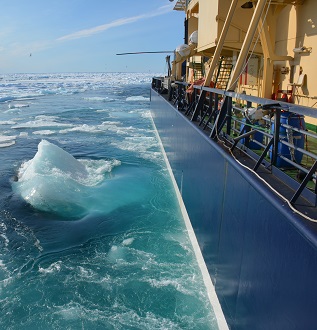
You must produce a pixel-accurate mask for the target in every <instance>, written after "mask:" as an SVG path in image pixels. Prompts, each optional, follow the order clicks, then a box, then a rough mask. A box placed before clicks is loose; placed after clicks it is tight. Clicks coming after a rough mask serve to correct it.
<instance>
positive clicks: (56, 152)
mask: <svg viewBox="0 0 317 330" xmlns="http://www.w3.org/2000/svg"><path fill="white" fill-rule="evenodd" d="M87 177H88V172H87V170H86V167H85V166H84V165H83V164H82V163H80V162H79V161H78V160H76V159H75V158H74V157H73V156H72V155H70V154H69V153H67V152H66V151H64V150H63V149H61V148H59V147H58V146H56V145H54V144H52V143H50V142H48V141H46V140H42V141H41V142H40V143H39V145H38V151H37V153H36V155H35V156H34V158H33V159H31V160H29V161H27V162H25V163H24V164H22V166H21V167H20V169H19V173H18V181H17V182H14V183H13V189H14V191H15V192H17V193H19V194H20V195H21V197H22V198H23V199H24V200H25V201H27V202H28V203H29V204H31V205H32V206H33V207H35V208H36V209H39V210H42V211H47V212H53V213H57V214H60V215H63V216H72V217H73V216H75V217H76V216H79V215H83V214H85V213H86V212H87V209H86V207H85V203H84V200H83V199H84V198H85V195H86V194H87V189H86V188H87V187H86V186H85V184H84V182H85V179H87Z"/></svg>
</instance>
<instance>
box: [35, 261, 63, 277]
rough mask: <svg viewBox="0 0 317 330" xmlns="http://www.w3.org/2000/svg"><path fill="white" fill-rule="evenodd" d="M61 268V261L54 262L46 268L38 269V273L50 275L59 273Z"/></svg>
mask: <svg viewBox="0 0 317 330" xmlns="http://www.w3.org/2000/svg"><path fill="white" fill-rule="evenodd" d="M61 267H62V261H56V262H53V263H52V264H51V265H49V266H48V267H47V268H42V267H39V272H40V273H42V274H52V273H56V272H59V271H60V270H61Z"/></svg>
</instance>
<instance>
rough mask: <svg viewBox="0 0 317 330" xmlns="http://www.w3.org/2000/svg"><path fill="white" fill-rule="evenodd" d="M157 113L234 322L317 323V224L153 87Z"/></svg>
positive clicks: (239, 325)
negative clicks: (286, 202) (293, 209)
mask: <svg viewBox="0 0 317 330" xmlns="http://www.w3.org/2000/svg"><path fill="white" fill-rule="evenodd" d="M151 113H152V117H153V120H154V123H155V126H156V129H157V131H158V134H159V136H160V138H161V141H162V143H163V146H164V149H165V152H166V155H167V158H168V160H169V163H170V165H171V168H172V170H173V174H174V177H175V180H176V182H177V184H178V187H179V189H180V191H181V193H182V197H183V200H184V203H185V206H186V209H187V212H188V214H189V217H190V219H191V223H192V226H193V228H194V231H195V234H196V237H197V240H198V242H199V245H200V248H201V251H202V254H203V256H204V259H205V262H206V265H207V268H208V270H209V274H210V276H211V279H212V282H213V283H214V286H215V289H216V292H217V295H218V298H219V301H220V303H221V306H222V309H223V312H224V314H225V317H226V319H227V322H228V324H229V326H230V327H231V328H232V329H279V330H280V329H288V330H289V329H315V328H316V324H315V321H316V317H315V306H316V303H317V285H316V280H317V242H316V231H315V227H314V226H313V225H312V224H310V223H307V222H305V221H303V219H301V218H299V217H298V216H297V215H295V214H294V213H293V212H291V211H290V210H289V208H288V206H287V205H283V203H282V202H281V201H280V200H279V199H278V197H277V196H276V195H275V194H274V193H273V192H272V191H271V190H270V189H269V188H268V187H267V186H266V185H265V184H263V183H262V182H261V181H260V180H259V179H258V178H257V177H256V176H255V175H254V174H253V173H251V172H249V171H247V170H246V169H245V168H243V167H241V165H239V164H238V163H236V162H235V161H234V160H233V159H232V158H231V157H230V155H229V154H228V153H226V152H225V151H224V150H223V149H222V148H221V147H220V146H219V145H217V144H216V143H214V142H213V141H211V140H210V139H209V138H208V137H207V136H206V135H205V134H204V133H202V132H201V131H200V130H199V129H197V127H196V126H195V125H194V124H193V123H191V122H190V121H188V120H187V119H186V118H185V117H184V116H183V115H182V114H181V113H180V112H178V111H177V110H176V109H175V108H174V107H173V106H172V105H171V104H170V103H168V102H167V101H166V100H165V99H164V98H163V97H162V96H161V95H159V94H158V93H157V92H155V91H154V90H151Z"/></svg>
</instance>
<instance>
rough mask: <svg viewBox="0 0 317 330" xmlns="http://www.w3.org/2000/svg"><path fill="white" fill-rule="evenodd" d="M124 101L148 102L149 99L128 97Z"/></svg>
mask: <svg viewBox="0 0 317 330" xmlns="http://www.w3.org/2000/svg"><path fill="white" fill-rule="evenodd" d="M126 101H134V102H140V101H141V102H149V101H150V98H149V97H144V96H141V95H139V96H129V97H127V98H126Z"/></svg>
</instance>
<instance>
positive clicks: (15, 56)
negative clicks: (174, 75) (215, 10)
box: [0, 0, 185, 74]
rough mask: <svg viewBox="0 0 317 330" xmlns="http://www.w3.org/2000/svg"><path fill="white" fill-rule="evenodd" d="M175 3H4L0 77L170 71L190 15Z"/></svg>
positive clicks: (137, 0) (161, 0) (166, 0)
mask: <svg viewBox="0 0 317 330" xmlns="http://www.w3.org/2000/svg"><path fill="white" fill-rule="evenodd" d="M175 2H176V0H175V1H174V2H171V1H169V0H0V4H1V6H0V8H1V11H0V74H1V73H53V72H146V73H158V72H165V71H167V65H166V61H165V57H166V54H141V55H126V56H118V55H116V54H117V53H124V52H139V51H173V50H174V49H175V48H176V47H177V46H179V45H180V44H182V43H183V42H184V18H185V13H184V12H182V11H175V10H173V7H174V5H175Z"/></svg>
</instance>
